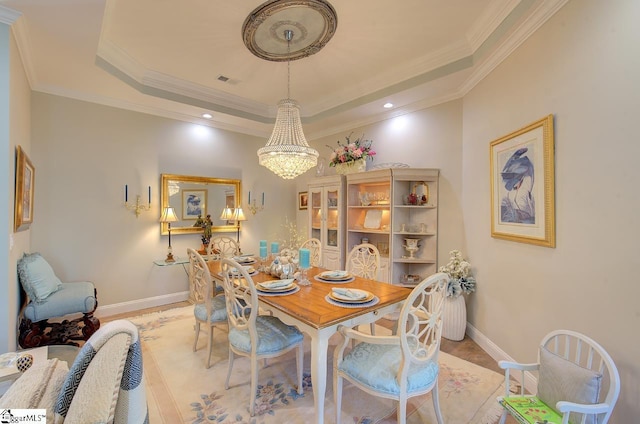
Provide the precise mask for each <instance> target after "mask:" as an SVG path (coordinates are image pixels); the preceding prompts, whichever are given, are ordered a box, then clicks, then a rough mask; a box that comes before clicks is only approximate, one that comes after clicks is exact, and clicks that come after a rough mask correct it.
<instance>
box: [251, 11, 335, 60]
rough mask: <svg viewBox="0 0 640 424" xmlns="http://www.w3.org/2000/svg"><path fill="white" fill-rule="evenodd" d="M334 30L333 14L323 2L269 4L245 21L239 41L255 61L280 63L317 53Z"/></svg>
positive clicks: (329, 38) (252, 13)
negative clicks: (287, 34)
mask: <svg viewBox="0 0 640 424" xmlns="http://www.w3.org/2000/svg"><path fill="white" fill-rule="evenodd" d="M337 26H338V16H337V15H336V11H335V9H334V8H333V6H331V4H329V3H328V2H327V1H325V0H271V1H267V2H266V3H263V4H262V5H260V6H258V7H257V8H256V9H255V10H253V12H251V13H250V14H249V16H248V17H247V19H245V21H244V24H243V25H242V39H243V41H244V44H245V45H246V46H247V48H248V49H249V51H250V52H251V53H253V54H254V55H256V56H258V57H259V58H261V59H265V60H271V61H274V62H284V61H287V60H297V59H302V58H304V57H307V56H311V55H312V54H315V53H317V52H319V51H320V50H321V49H322V48H323V47H324V46H325V45H326V44H327V43H328V42H329V40H331V37H333V34H335V32H336V28H337ZM287 30H291V31H293V34H294V36H293V39H292V40H290V41H289V40H287V39H286V38H285V36H284V34H285V31H287Z"/></svg>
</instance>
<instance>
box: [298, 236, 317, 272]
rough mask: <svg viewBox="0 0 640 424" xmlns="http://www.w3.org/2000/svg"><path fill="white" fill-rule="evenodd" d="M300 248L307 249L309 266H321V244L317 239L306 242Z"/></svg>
mask: <svg viewBox="0 0 640 424" xmlns="http://www.w3.org/2000/svg"><path fill="white" fill-rule="evenodd" d="M300 248H301V249H302V248H305V249H309V252H310V263H311V266H320V264H322V242H321V241H320V240H318V239H317V238H310V239H309V240H306V241H305V242H304V243H302V245H300Z"/></svg>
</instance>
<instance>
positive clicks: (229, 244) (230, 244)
mask: <svg viewBox="0 0 640 424" xmlns="http://www.w3.org/2000/svg"><path fill="white" fill-rule="evenodd" d="M239 254H240V246H238V243H237V242H236V241H235V240H234V239H232V238H231V237H227V236H218V237H212V238H211V240H209V246H207V255H209V256H210V257H213V258H220V259H222V258H229V257H232V256H237V255H239Z"/></svg>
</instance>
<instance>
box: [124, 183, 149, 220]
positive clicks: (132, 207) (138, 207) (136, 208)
mask: <svg viewBox="0 0 640 424" xmlns="http://www.w3.org/2000/svg"><path fill="white" fill-rule="evenodd" d="M148 195H149V202H148V203H147V204H146V205H145V204H143V203H142V198H141V196H140V195H139V194H138V195H136V203H135V204H129V185H128V184H125V185H124V207H125V208H127V210H129V211H133V212H134V213H135V214H136V218H138V217H139V216H140V214H141V213H142V211H149V210H151V186H149V189H148Z"/></svg>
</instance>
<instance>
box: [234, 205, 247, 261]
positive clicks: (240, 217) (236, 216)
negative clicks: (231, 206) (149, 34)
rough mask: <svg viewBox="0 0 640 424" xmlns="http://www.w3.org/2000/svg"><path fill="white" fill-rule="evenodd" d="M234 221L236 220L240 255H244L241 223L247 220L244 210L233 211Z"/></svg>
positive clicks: (236, 209)
mask: <svg viewBox="0 0 640 424" xmlns="http://www.w3.org/2000/svg"><path fill="white" fill-rule="evenodd" d="M233 219H235V221H236V232H237V239H236V241H237V242H238V250H240V253H242V249H240V221H246V220H247V217H246V216H244V212H243V211H242V208H235V210H234V211H233Z"/></svg>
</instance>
